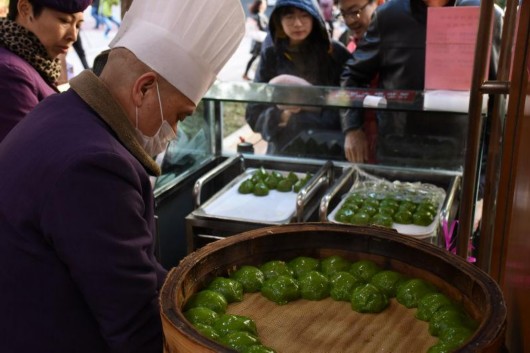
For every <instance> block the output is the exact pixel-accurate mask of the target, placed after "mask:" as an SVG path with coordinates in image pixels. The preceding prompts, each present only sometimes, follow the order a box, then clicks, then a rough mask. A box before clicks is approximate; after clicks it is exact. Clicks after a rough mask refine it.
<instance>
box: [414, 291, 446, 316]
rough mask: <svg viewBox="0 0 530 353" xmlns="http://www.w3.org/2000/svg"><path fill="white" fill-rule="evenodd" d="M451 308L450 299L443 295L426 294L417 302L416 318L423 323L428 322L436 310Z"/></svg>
mask: <svg viewBox="0 0 530 353" xmlns="http://www.w3.org/2000/svg"><path fill="white" fill-rule="evenodd" d="M452 306H453V303H452V302H451V299H449V298H448V297H447V296H446V295H445V294H443V293H432V294H427V295H426V296H424V297H423V298H421V300H420V301H419V302H418V311H416V317H417V318H418V319H420V320H423V321H429V320H430V319H431V318H432V316H433V315H434V313H436V312H437V311H438V310H440V309H442V308H449V307H452Z"/></svg>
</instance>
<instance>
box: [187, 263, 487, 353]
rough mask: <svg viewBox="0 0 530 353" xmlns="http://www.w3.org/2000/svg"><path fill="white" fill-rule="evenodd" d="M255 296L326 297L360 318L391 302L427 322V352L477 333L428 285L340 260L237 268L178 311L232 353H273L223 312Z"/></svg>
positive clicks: (246, 323) (439, 351) (249, 326)
mask: <svg viewBox="0 0 530 353" xmlns="http://www.w3.org/2000/svg"><path fill="white" fill-rule="evenodd" d="M260 291H261V294H262V295H263V296H265V297H266V298H267V299H269V300H271V301H273V302H275V303H277V304H279V305H284V304H286V303H288V302H291V301H295V300H297V299H300V298H303V299H307V300H321V299H324V298H326V297H328V296H330V297H331V298H332V299H334V300H337V301H345V302H349V303H350V304H351V307H352V309H353V310H354V311H356V312H359V313H379V312H381V311H383V310H384V309H385V308H387V307H388V305H389V303H390V302H389V299H390V298H394V297H395V298H396V300H397V301H398V302H399V303H400V304H402V305H404V306H405V307H407V308H417V311H416V318H418V319H420V320H423V321H427V322H429V333H430V334H431V335H433V336H436V337H438V342H437V343H436V344H435V345H433V346H432V347H430V348H429V350H428V353H444V352H452V351H454V350H455V349H456V348H458V347H460V346H462V344H463V343H465V342H466V341H467V340H468V339H469V338H470V337H471V336H473V334H474V332H475V330H476V328H477V322H476V321H474V320H473V319H471V318H470V317H469V316H468V315H467V314H466V312H465V311H464V309H463V308H462V307H461V306H460V305H459V304H457V303H456V302H454V301H452V300H451V299H449V298H448V297H447V296H445V295H444V294H443V293H441V292H440V291H439V290H438V289H437V288H436V287H435V286H434V285H432V284H431V283H428V282H426V281H424V280H422V279H418V278H409V277H407V276H405V275H403V274H401V273H398V272H395V271H392V270H385V269H382V268H380V267H379V266H378V265H377V264H375V263H374V262H372V261H369V260H360V261H356V262H353V263H352V262H350V261H348V260H346V259H344V258H342V257H340V256H330V257H326V258H324V259H316V258H312V257H305V256H300V257H296V258H294V259H292V260H290V261H288V262H285V261H281V260H272V261H268V262H266V263H264V264H262V265H260V266H249V265H244V266H241V267H239V268H237V269H236V270H235V271H234V272H232V273H230V275H229V276H228V277H216V278H214V279H213V280H212V281H211V282H210V283H209V284H208V285H207V286H206V288H204V289H203V290H201V291H199V292H197V293H195V294H194V295H192V296H191V297H190V299H189V300H188V301H187V302H186V304H185V306H184V308H183V310H184V316H185V317H186V318H187V319H188V321H189V322H190V323H191V324H192V325H193V326H194V327H195V328H196V329H197V330H198V331H199V332H200V333H201V334H203V335H204V336H206V337H208V338H210V339H211V340H214V341H216V342H218V343H220V344H222V345H224V346H226V347H229V348H232V349H234V350H236V351H237V352H241V353H273V352H276V351H275V350H274V349H272V348H270V347H266V346H264V345H263V344H261V342H260V340H259V335H258V331H257V327H256V324H255V322H254V321H253V320H252V319H250V318H248V317H245V316H241V315H232V314H227V313H226V309H227V306H228V304H229V303H233V302H239V301H242V300H243V294H244V293H254V292H260Z"/></svg>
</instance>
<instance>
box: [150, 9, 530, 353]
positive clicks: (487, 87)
mask: <svg viewBox="0 0 530 353" xmlns="http://www.w3.org/2000/svg"><path fill="white" fill-rule="evenodd" d="M492 7H493V1H491V0H484V1H482V7H481V13H480V24H479V34H478V37H479V38H480V40H479V41H478V44H477V48H476V51H475V53H476V55H475V57H476V60H475V69H474V71H475V72H474V75H473V82H472V89H471V102H470V111H469V119H468V124H469V126H468V127H466V129H465V131H466V132H465V140H466V144H467V150H466V151H465V155H464V157H463V159H462V160H461V161H460V164H459V166H458V167H456V168H450V167H442V168H440V167H434V168H429V167H428V166H427V167H424V168H420V169H422V173H418V174H415V173H416V172H417V169H414V168H394V167H389V166H377V165H375V166H372V167H371V166H368V167H367V166H360V167H361V168H363V167H365V168H368V169H370V168H372V169H370V172H372V173H376V172H378V171H380V170H382V171H388V170H391V171H393V172H395V171H406V172H412V173H413V174H414V175H415V179H418V177H419V176H420V175H421V177H420V178H421V179H423V178H424V176H427V175H429V176H436V178H438V176H441V177H442V179H446V180H445V182H444V183H445V185H447V189H446V190H450V189H451V188H452V187H456V188H457V190H458V192H456V194H455V200H454V201H453V208H457V209H458V210H459V212H460V214H459V220H460V231H459V235H460V236H459V238H460V239H459V241H458V246H457V247H458V253H459V255H460V256H461V257H464V258H465V257H467V252H468V245H469V243H468V240H469V238H470V236H471V232H472V225H473V213H474V203H475V200H476V176H477V171H478V169H479V159H480V151H481V147H482V146H481V134H482V131H483V129H482V127H483V124H484V121H483V119H482V118H483V113H482V108H481V106H482V103H483V101H482V100H483V98H484V96H483V94H489V95H490V97H492V98H493V102H490V103H492V105H493V106H494V109H493V116H492V117H491V119H490V121H488V123H489V124H491V131H492V135H491V136H492V138H491V141H494V142H492V143H491V144H490V150H489V152H488V161H489V163H488V168H487V173H486V175H487V176H486V180H487V183H486V189H485V199H484V218H483V220H482V226H481V238H480V241H479V243H478V247H479V249H478V258H477V266H478V267H480V268H481V269H483V270H484V271H486V272H487V273H489V274H490V275H491V276H492V277H493V278H494V279H495V280H496V281H497V282H498V284H499V285H500V286H501V288H502V291H503V294H504V298H505V301H506V306H507V309H508V311H507V322H506V346H507V349H508V351H510V352H524V351H527V350H528V346H529V338H530V332H529V331H528V327H530V326H529V325H528V315H524V314H525V313H527V312H528V310H529V309H530V307H529V302H528V280H527V278H528V274H529V273H530V267H529V263H528V261H527V254H528V248H529V241H528V236H527V233H528V232H527V230H528V222H529V221H528V217H527V216H528V210H529V208H530V207H529V205H528V202H527V201H528V194H529V192H528V190H530V188H529V187H528V180H530V179H529V178H528V175H529V172H528V170H529V168H528V158H527V156H526V154H525V151H527V150H528V148H529V143H530V142H529V141H530V139H529V138H528V135H529V131H530V130H529V129H528V109H526V105H527V104H528V97H527V95H528V94H527V92H528V81H529V80H528V70H529V69H528V52H529V43H530V40H529V33H530V32H529V30H528V29H529V23H530V16H529V14H530V2H527V1H522V2H518V1H507V2H506V10H505V18H504V23H505V25H504V28H503V33H504V35H503V43H502V48H501V55H500V58H501V59H500V62H499V70H498V72H499V73H498V77H497V80H496V81H493V82H490V81H484V80H483V78H482V77H483V73H484V71H485V68H486V62H485V61H486V58H487V57H488V55H487V51H488V48H489V44H488V43H489V42H490V41H489V40H488V39H487V38H490V37H489V36H488V31H489V28H490V27H491V13H492ZM227 85H228V86H230V87H231V88H233V90H230V89H228V87H227ZM248 85H250V86H248ZM252 85H253V84H239V83H237V84H233V85H232V84H222V85H221V86H218V87H217V88H216V87H214V88H213V89H212V90H211V91H210V92H209V93H208V95H207V97H206V99H205V100H204V101H203V103H202V106H201V115H200V118H199V120H200V121H201V122H202V124H203V126H202V127H203V131H204V132H205V133H206V135H207V136H203V137H204V140H203V141H202V142H203V144H202V145H201V146H203V147H204V149H202V150H200V151H202V154H200V153H199V152H197V150H195V151H194V152H193V153H192V154H191V157H193V158H189V159H188V161H186V163H182V164H181V165H180V166H178V167H177V168H174V169H173V170H174V172H168V169H166V170H165V173H164V175H163V176H162V177H161V178H160V179H159V180H158V182H157V186H156V190H155V194H156V201H157V213H158V217H159V236H160V248H161V250H162V251H161V260H162V262H163V263H164V265H165V266H167V267H171V266H173V265H174V264H176V263H178V261H179V259H180V258H182V257H183V256H184V255H185V254H186V253H187V252H188V244H187V234H188V233H189V230H188V229H187V226H186V222H187V221H186V218H187V217H188V216H190V215H192V213H193V211H194V210H195V209H196V206H195V205H196V204H195V200H194V196H193V188H194V185H195V183H196V181H197V180H198V179H200V178H201V177H203V176H204V175H206V174H208V173H210V172H211V171H212V170H214V169H215V168H217V167H218V166H219V165H221V164H222V163H223V162H225V161H226V160H227V159H229V158H231V157H233V156H236V155H237V154H236V153H235V152H232V151H224V150H223V145H222V140H223V139H222V124H223V122H222V116H223V112H224V110H223V106H225V105H229V104H233V103H234V102H239V103H244V102H251V101H252V102H256V101H261V100H260V99H261V98H259V97H257V96H259V94H263V92H266V91H267V89H271V88H270V87H267V86H266V85H264V86H262V87H261V86H252ZM216 86H217V85H216ZM251 88H252V89H251ZM219 89H220V90H219ZM250 90H252V92H249V91H250ZM223 92H224V93H225V94H224V95H223V94H221V93H223ZM374 93H375V92H374ZM418 94H419V96H422V92H419V93H418ZM376 95H377V94H376ZM507 97H509V98H510V99H509V102H508V101H507ZM263 100H265V98H263ZM282 103H285V102H282ZM320 103H321V101H319V103H318V104H320ZM298 104H301V103H300V102H298ZM311 104H317V103H316V101H313V102H311ZM344 104H345V105H353V106H355V105H357V106H359V105H362V103H360V102H358V101H355V100H354V99H352V100H351V101H349V102H347V103H344ZM339 106H340V104H339ZM414 106H415V107H416V108H414ZM419 107H421V104H420V103H417V105H414V104H413V105H412V108H411V106H409V107H408V109H423V108H419ZM376 108H377V109H379V108H382V109H390V108H392V106H391V105H390V104H389V105H387V107H386V108H383V107H376ZM376 108H374V109H376ZM403 109H404V108H403ZM465 115H466V116H467V114H465ZM193 136H194V135H193ZM198 154H200V156H198ZM197 157H200V158H197ZM269 160H270V161H271V163H273V166H276V167H277V166H278V164H279V163H288V164H290V166H291V167H292V166H293V163H294V164H295V165H297V166H298V167H299V168H301V169H305V168H306V167H305V166H304V163H309V165H311V166H314V165H315V164H316V165H323V164H324V163H325V162H327V160H326V161H317V162H315V161H313V160H308V159H303V158H280V157H271V156H261V155H248V156H245V161H246V162H250V161H252V163H254V166H260V165H262V164H263V163H265V162H268V161H269ZM319 163H320V164H319ZM332 163H333V171H334V174H333V180H331V181H330V184H329V185H330V188H329V189H328V192H327V194H326V196H325V197H323V198H322V200H324V201H329V202H331V203H332V202H333V201H331V199H332V196H333V195H334V194H333V192H334V191H335V190H337V189H336V188H335V187H338V188H344V189H345V190H348V189H349V184H348V183H349V181H348V177H347V176H346V175H347V173H348V170H349V169H348V168H349V167H351V166H350V165H349V164H347V163H344V162H343V161H332ZM179 168H180V169H179ZM315 168H316V167H315ZM317 169H318V168H317ZM374 169H375V170H374ZM423 172H425V174H423ZM221 174H223V173H221ZM236 174H237V173H236ZM236 174H233V175H232V176H231V177H230V178H228V179H229V180H223V177H222V176H221V175H220V176H218V177H217V178H215V180H214V181H212V182H210V183H209V184H210V186H209V187H208V188H207V189H208V190H207V191H206V192H204V193H203V197H204V198H205V200H207V199H209V198H210V197H212V196H213V195H215V193H216V192H217V191H219V190H221V189H222V188H223V187H224V186H225V185H227V184H228V183H229V182H230V180H232V179H231V178H233V177H234V176H235V175H236ZM455 177H458V178H455ZM400 178H402V176H401V175H400ZM424 180H428V179H424ZM457 180H458V181H457ZM452 181H455V182H454V183H453V184H452V186H451V187H449V185H450V184H449V183H450V182H452ZM444 183H441V184H439V185H444ZM337 194H340V192H337ZM313 217H317V216H315V215H313ZM201 233H202V232H201ZM521 313H523V315H521Z"/></svg>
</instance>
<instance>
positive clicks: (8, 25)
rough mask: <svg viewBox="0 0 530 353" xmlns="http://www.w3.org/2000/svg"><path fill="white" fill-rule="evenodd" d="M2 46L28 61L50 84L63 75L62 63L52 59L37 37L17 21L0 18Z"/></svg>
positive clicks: (0, 43)
mask: <svg viewBox="0 0 530 353" xmlns="http://www.w3.org/2000/svg"><path fill="white" fill-rule="evenodd" d="M0 46H2V47H4V48H6V49H7V50H9V51H10V52H12V53H14V54H16V55H18V56H20V57H21V58H22V59H24V60H26V61H27V62H28V63H29V64H30V65H31V66H33V67H34V68H35V70H37V72H38V73H39V74H40V75H41V76H42V78H44V80H45V81H46V82H47V83H48V84H50V85H53V86H54V85H55V84H56V82H57V79H58V78H59V76H60V75H61V61H60V60H59V59H50V57H49V56H48V53H47V52H46V48H44V45H42V43H41V42H40V41H39V39H38V38H37V36H36V35H35V34H33V33H32V32H30V31H28V30H27V29H25V28H24V27H22V26H21V25H19V24H18V23H16V22H15V21H11V20H8V19H7V18H0Z"/></svg>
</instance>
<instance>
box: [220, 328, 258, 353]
mask: <svg viewBox="0 0 530 353" xmlns="http://www.w3.org/2000/svg"><path fill="white" fill-rule="evenodd" d="M219 342H220V343H221V344H223V345H225V346H227V347H229V348H232V349H234V350H235V351H237V352H244V351H245V349H248V348H249V347H250V346H253V345H256V344H260V341H259V338H258V337H256V336H255V335H253V334H251V333H248V332H246V331H233V332H230V333H228V334H227V335H225V336H221V339H220V340H219Z"/></svg>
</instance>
